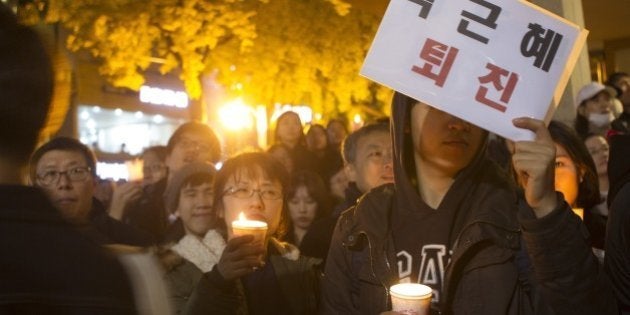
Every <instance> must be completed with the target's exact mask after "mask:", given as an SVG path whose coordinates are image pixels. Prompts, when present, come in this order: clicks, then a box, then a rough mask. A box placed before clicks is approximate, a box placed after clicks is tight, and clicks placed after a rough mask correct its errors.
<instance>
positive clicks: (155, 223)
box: [122, 178, 168, 243]
mask: <svg viewBox="0 0 630 315" xmlns="http://www.w3.org/2000/svg"><path fill="white" fill-rule="evenodd" d="M166 183H167V179H166V178H164V179H162V180H160V181H159V182H157V183H155V184H152V185H149V186H146V187H145V188H144V189H143V191H142V195H141V196H140V199H139V200H138V201H137V202H135V203H133V204H131V205H129V206H128V208H127V209H125V214H124V215H123V218H122V221H123V222H124V223H126V224H129V225H131V226H133V227H134V228H137V229H139V230H142V231H144V232H145V233H148V234H149V235H150V236H151V238H153V240H155V241H157V242H158V243H159V242H162V241H163V240H164V237H165V234H166V231H167V229H168V217H167V213H166V209H165V207H164V191H165V190H166Z"/></svg>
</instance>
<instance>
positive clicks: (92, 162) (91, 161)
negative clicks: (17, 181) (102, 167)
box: [29, 137, 96, 183]
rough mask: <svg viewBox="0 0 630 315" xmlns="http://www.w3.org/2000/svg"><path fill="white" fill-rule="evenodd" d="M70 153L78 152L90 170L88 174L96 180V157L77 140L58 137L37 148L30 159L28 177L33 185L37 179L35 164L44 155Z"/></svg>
mask: <svg viewBox="0 0 630 315" xmlns="http://www.w3.org/2000/svg"><path fill="white" fill-rule="evenodd" d="M55 150H59V151H70V152H78V153H80V154H81V155H82V156H83V158H84V159H85V163H86V164H87V166H88V167H89V168H90V172H91V173H92V176H94V177H95V178H96V157H95V156H94V152H92V150H90V148H88V147H87V146H86V145H85V144H83V143H81V142H79V140H77V139H73V138H68V137H58V138H54V139H52V140H50V141H48V142H46V143H44V145H42V146H41V147H39V148H38V149H37V150H36V151H35V152H34V153H33V156H32V157H31V162H30V171H29V176H30V179H31V182H32V183H35V179H36V178H37V163H39V160H41V158H42V156H44V154H46V153H48V152H50V151H55Z"/></svg>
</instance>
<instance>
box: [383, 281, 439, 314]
mask: <svg viewBox="0 0 630 315" xmlns="http://www.w3.org/2000/svg"><path fill="white" fill-rule="evenodd" d="M389 292H390V294H391V296H392V311H395V312H398V313H400V314H407V315H428V314H429V309H430V306H431V294H432V292H433V291H432V290H431V288H430V287H428V286H426V285H422V284H419V283H399V284H396V285H393V286H391V287H390V288H389Z"/></svg>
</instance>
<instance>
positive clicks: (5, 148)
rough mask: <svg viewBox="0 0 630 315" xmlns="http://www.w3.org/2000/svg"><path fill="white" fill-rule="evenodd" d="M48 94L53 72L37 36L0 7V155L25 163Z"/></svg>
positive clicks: (42, 118) (38, 128) (47, 103)
mask: <svg viewBox="0 0 630 315" xmlns="http://www.w3.org/2000/svg"><path fill="white" fill-rule="evenodd" d="M52 91H53V70H52V66H51V63H50V59H49V57H48V54H47V52H46V49H45V46H44V44H43V43H42V41H41V39H40V37H39V36H38V35H37V33H35V31H34V30H32V29H31V28H29V27H26V26H23V25H20V24H18V22H17V19H16V17H15V15H14V14H13V12H12V11H11V10H10V9H9V8H8V7H7V6H5V5H3V4H0V99H1V100H0V156H2V157H3V158H5V159H9V160H10V161H13V162H15V163H18V164H20V165H24V164H26V161H28V157H29V155H30V154H31V152H33V149H34V148H35V145H36V143H37V139H38V137H39V132H40V130H41V129H42V127H43V126H44V122H45V120H46V115H47V113H48V109H49V106H50V100H51V97H52Z"/></svg>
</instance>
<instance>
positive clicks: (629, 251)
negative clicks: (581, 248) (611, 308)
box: [604, 135, 630, 314]
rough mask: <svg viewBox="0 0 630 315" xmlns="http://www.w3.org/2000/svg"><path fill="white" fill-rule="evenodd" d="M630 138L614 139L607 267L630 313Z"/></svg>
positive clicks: (622, 136) (609, 172) (611, 147)
mask: <svg viewBox="0 0 630 315" xmlns="http://www.w3.org/2000/svg"><path fill="white" fill-rule="evenodd" d="M628 156H630V135H617V136H613V137H612V138H611V139H610V159H609V160H608V176H609V179H610V191H609V193H608V202H609V204H610V211H609V216H608V226H607V230H606V256H605V259H604V265H605V266H606V271H607V272H608V274H609V275H610V279H611V282H612V283H613V287H614V290H615V293H616V296H617V300H618V301H619V304H620V308H621V309H622V310H623V311H624V312H625V313H624V314H630V163H629V162H628Z"/></svg>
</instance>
